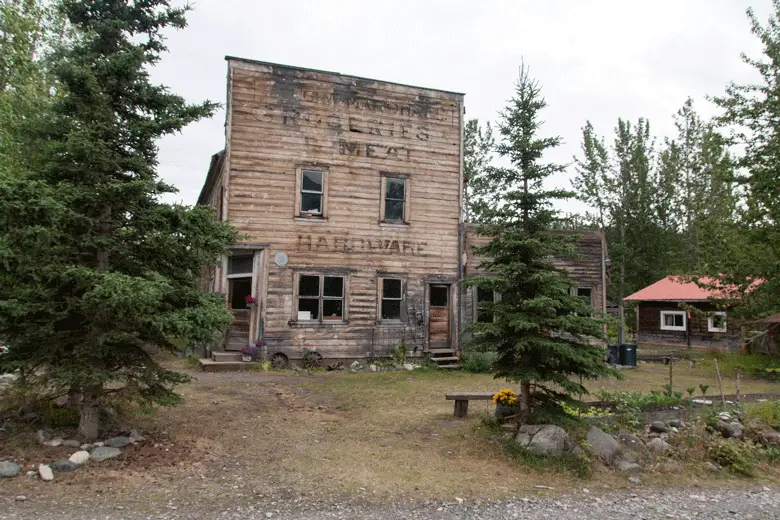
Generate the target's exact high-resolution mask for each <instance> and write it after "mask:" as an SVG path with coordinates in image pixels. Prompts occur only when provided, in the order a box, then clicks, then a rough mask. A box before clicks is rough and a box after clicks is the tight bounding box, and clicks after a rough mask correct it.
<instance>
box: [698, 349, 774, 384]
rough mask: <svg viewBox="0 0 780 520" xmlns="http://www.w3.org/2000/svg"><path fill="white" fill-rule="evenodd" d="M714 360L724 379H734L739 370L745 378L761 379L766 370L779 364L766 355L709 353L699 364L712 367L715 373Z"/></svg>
mask: <svg viewBox="0 0 780 520" xmlns="http://www.w3.org/2000/svg"><path fill="white" fill-rule="evenodd" d="M714 358H717V359H718V369H719V370H720V373H721V375H722V376H723V377H728V378H733V377H735V375H736V372H737V370H739V371H740V372H741V373H742V375H743V376H751V377H761V376H764V375H766V369H767V368H771V367H772V366H774V364H776V363H777V358H775V357H772V356H768V355H766V354H740V353H736V352H718V353H717V354H715V353H712V354H710V353H708V354H707V356H706V357H705V358H704V359H702V360H700V361H699V363H700V364H701V365H702V366H704V367H711V368H712V370H713V371H714V367H715V362H714V361H713V359H714Z"/></svg>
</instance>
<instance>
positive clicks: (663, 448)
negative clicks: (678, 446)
mask: <svg viewBox="0 0 780 520" xmlns="http://www.w3.org/2000/svg"><path fill="white" fill-rule="evenodd" d="M646 446H647V449H648V450H650V451H651V452H653V453H665V452H667V451H669V450H670V449H671V446H669V443H668V442H666V441H665V440H663V439H661V438H658V437H656V438H655V439H651V440H650V441H649V442H648V443H647V445H646Z"/></svg>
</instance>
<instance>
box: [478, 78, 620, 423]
mask: <svg viewBox="0 0 780 520" xmlns="http://www.w3.org/2000/svg"><path fill="white" fill-rule="evenodd" d="M546 106H547V103H546V102H545V100H544V98H543V97H542V95H541V88H540V86H539V84H538V83H537V82H536V81H535V80H533V79H531V78H530V77H529V75H528V69H526V68H521V71H520V78H519V81H518V83H517V85H516V89H515V94H514V96H513V98H512V99H511V100H510V101H509V104H508V106H507V107H506V109H505V110H504V111H503V112H502V113H501V117H500V121H499V124H498V130H499V136H500V143H499V144H498V145H497V147H496V150H497V153H498V155H499V156H500V157H501V158H502V159H503V160H504V161H506V162H507V163H508V164H509V166H506V167H490V168H488V169H487V172H486V175H487V178H488V180H489V182H490V184H491V185H492V186H495V187H501V188H502V191H501V192H500V200H499V201H498V203H497V204H496V205H495V206H494V207H492V208H491V209H490V215H488V217H489V218H487V219H486V223H483V224H481V225H480V226H479V228H478V233H479V234H481V235H484V236H489V237H492V240H491V242H490V243H488V244H487V245H486V246H484V247H480V248H477V250H476V253H477V254H478V255H480V256H484V257H485V258H487V260H485V261H484V263H483V264H482V267H483V268H484V269H485V270H486V271H487V272H489V273H490V275H486V276H476V277H472V278H470V279H468V280H467V282H466V283H467V285H470V286H479V287H484V288H486V289H492V290H493V291H496V292H497V293H499V294H500V295H501V297H500V299H498V301H496V302H494V303H489V304H486V306H487V307H489V309H486V310H489V311H491V312H492V313H493V315H494V316H495V318H494V322H493V323H476V324H473V325H472V326H470V329H469V330H470V332H473V339H472V340H471V341H472V344H473V346H474V347H475V348H477V349H482V350H494V351H495V352H496V353H497V358H496V362H495V367H494V368H495V375H496V377H497V378H506V379H507V380H509V381H513V382H519V383H520V400H519V402H520V410H521V413H520V414H519V418H520V420H522V421H527V420H528V419H529V416H530V415H529V414H530V413H531V409H532V397H537V398H540V399H543V398H544V397H554V398H561V397H563V394H569V395H574V394H580V393H585V392H586V390H585V388H584V387H583V386H582V384H581V382H580V381H581V378H585V379H591V378H597V377H600V376H606V375H610V374H613V371H612V370H611V369H610V368H609V367H608V365H606V364H605V363H604V349H603V348H602V347H600V346H597V345H591V344H589V343H588V342H587V339H588V338H599V339H600V338H602V337H603V321H601V320H600V319H598V318H596V317H594V309H593V308H592V307H591V305H590V302H586V301H584V300H583V299H581V298H579V297H577V296H575V295H573V291H572V289H573V288H574V287H576V285H577V284H576V282H574V281H573V280H572V279H571V278H570V277H569V275H568V272H567V271H566V270H564V269H561V268H558V267H556V266H555V265H554V263H553V262H554V259H555V258H565V257H572V256H574V255H575V254H576V241H577V237H576V236H574V235H572V234H568V233H563V232H561V231H557V230H555V229H553V228H554V227H555V225H556V221H557V220H558V218H557V212H556V210H555V209H554V208H553V203H554V202H555V201H561V200H566V199H567V198H570V197H571V196H572V194H571V193H570V192H567V191H564V190H560V189H549V188H547V187H546V186H545V181H547V180H549V178H550V176H552V175H555V174H559V173H562V172H563V171H564V168H565V167H564V166H562V165H557V164H550V163H545V162H544V160H543V159H544V154H545V152H546V151H548V150H550V149H552V148H554V147H556V146H558V145H559V144H560V142H561V139H560V137H540V136H539V135H538V133H539V129H540V127H541V124H542V121H541V119H540V113H541V111H542V110H543V109H544V108H545V107H546ZM534 388H535V390H536V391H533V389H534Z"/></svg>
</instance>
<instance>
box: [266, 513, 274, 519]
mask: <svg viewBox="0 0 780 520" xmlns="http://www.w3.org/2000/svg"><path fill="white" fill-rule="evenodd" d="M273 516H274V514H273V513H271V512H270V511H269V512H267V513H266V514H265V517H266V518H273Z"/></svg>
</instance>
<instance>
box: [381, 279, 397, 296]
mask: <svg viewBox="0 0 780 520" xmlns="http://www.w3.org/2000/svg"><path fill="white" fill-rule="evenodd" d="M382 298H401V280H393V279H384V280H382Z"/></svg>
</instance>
